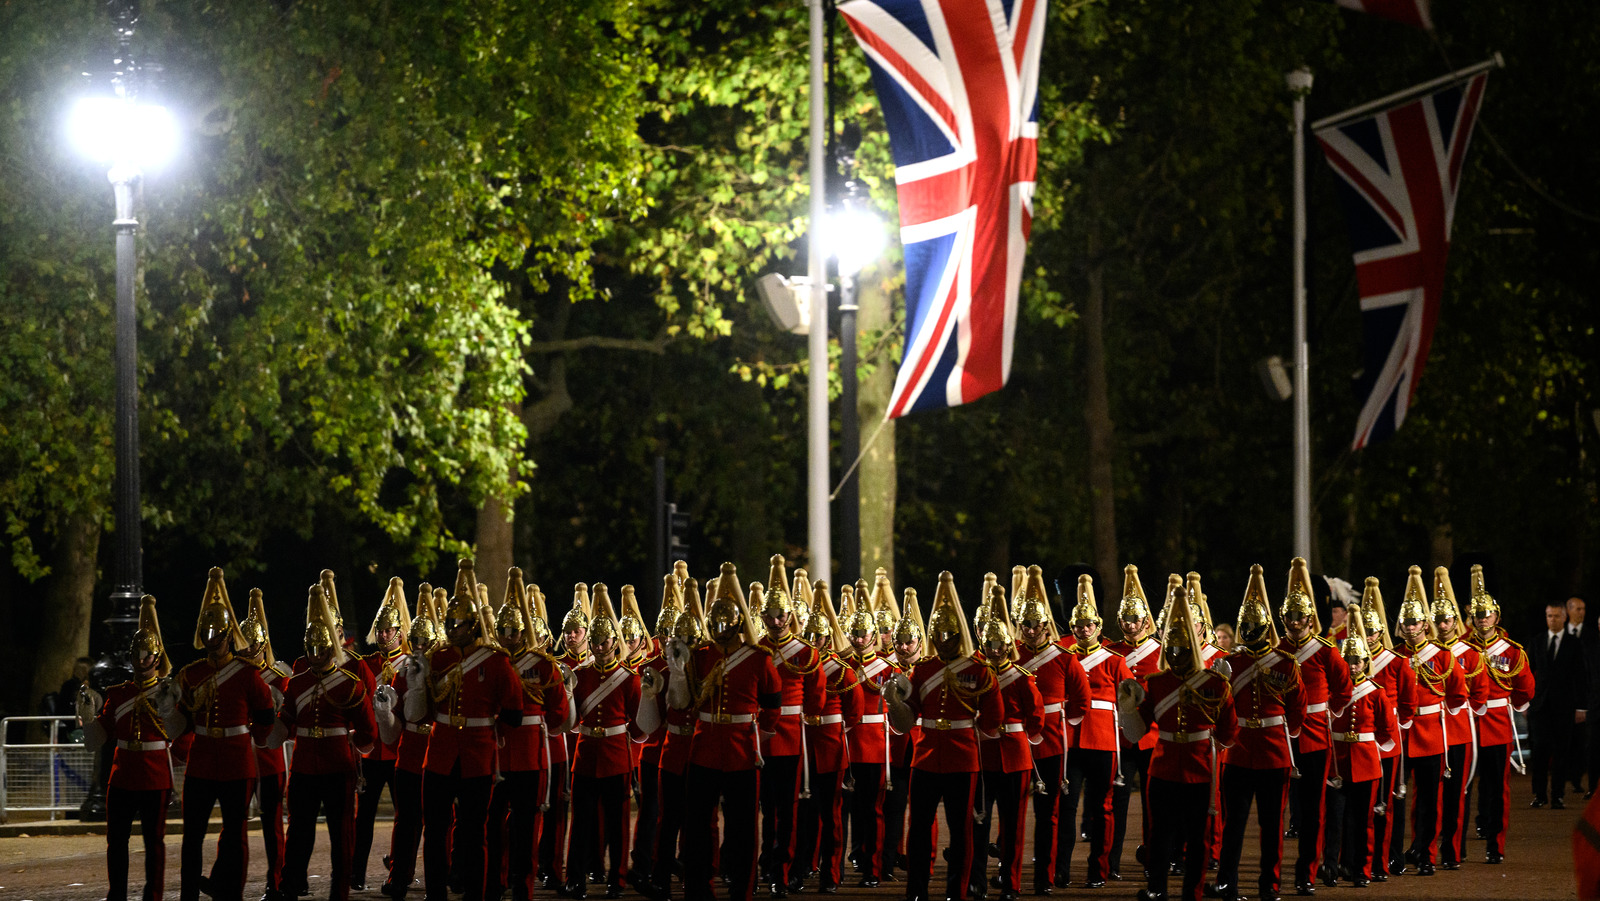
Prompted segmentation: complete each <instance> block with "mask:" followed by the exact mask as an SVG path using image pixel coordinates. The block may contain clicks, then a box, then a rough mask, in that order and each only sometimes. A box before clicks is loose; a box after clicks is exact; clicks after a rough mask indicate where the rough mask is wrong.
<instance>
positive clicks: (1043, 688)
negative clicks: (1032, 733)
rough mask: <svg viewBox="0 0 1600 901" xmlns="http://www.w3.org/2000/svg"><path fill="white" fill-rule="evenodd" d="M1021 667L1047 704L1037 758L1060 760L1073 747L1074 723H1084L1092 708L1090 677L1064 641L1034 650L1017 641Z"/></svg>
mask: <svg viewBox="0 0 1600 901" xmlns="http://www.w3.org/2000/svg"><path fill="white" fill-rule="evenodd" d="M1017 664H1018V665H1019V666H1021V667H1022V668H1023V669H1025V670H1028V671H1029V672H1031V673H1033V684H1034V686H1035V687H1036V688H1038V689H1039V698H1040V700H1041V701H1042V702H1043V703H1044V706H1043V707H1041V708H1040V711H1039V712H1040V714H1041V715H1042V716H1043V718H1044V727H1043V729H1042V731H1041V732H1040V733H1039V743H1038V744H1037V745H1034V746H1033V756H1034V757H1036V758H1040V759H1043V758H1047V757H1057V756H1059V755H1061V754H1065V753H1066V749H1067V748H1068V747H1070V746H1071V745H1072V741H1073V734H1074V729H1073V726H1072V724H1075V723H1079V722H1082V721H1083V717H1084V714H1085V712H1086V711H1088V709H1089V676H1088V675H1087V674H1086V673H1084V671H1083V664H1082V663H1080V662H1079V660H1078V657H1077V655H1076V654H1072V653H1070V652H1068V650H1067V647H1066V645H1064V644H1061V643H1060V642H1054V641H1052V642H1048V643H1046V644H1044V645H1042V646H1041V647H1038V648H1031V647H1029V646H1028V645H1027V644H1026V643H1024V642H1022V641H1018V642H1017Z"/></svg>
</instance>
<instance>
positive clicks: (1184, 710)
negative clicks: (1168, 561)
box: [1117, 579, 1238, 901]
mask: <svg viewBox="0 0 1600 901" xmlns="http://www.w3.org/2000/svg"><path fill="white" fill-rule="evenodd" d="M1167 584H1168V586H1169V590H1168V594H1167V601H1166V604H1167V610H1168V611H1169V612H1168V614H1167V616H1166V621H1167V622H1166V626H1167V629H1166V632H1165V633H1164V634H1163V635H1162V638H1161V662H1162V665H1163V669H1162V670H1161V671H1160V672H1158V673H1156V674H1155V675H1153V676H1151V677H1150V678H1149V680H1148V688H1147V689H1145V690H1141V689H1140V688H1139V685H1138V682H1137V681H1136V680H1134V679H1128V680H1126V681H1124V682H1123V683H1122V687H1121V688H1119V689H1118V692H1117V703H1118V710H1119V714H1118V716H1119V721H1120V722H1121V724H1122V728H1123V731H1124V732H1126V733H1128V734H1129V735H1143V734H1144V732H1145V731H1146V730H1147V729H1148V728H1149V727H1150V726H1151V725H1154V726H1155V727H1156V730H1157V738H1158V741H1157V744H1156V749H1155V752H1154V753H1153V754H1152V755H1151V756H1150V782H1149V790H1148V795H1147V797H1146V798H1145V816H1147V817H1149V818H1150V845H1149V847H1148V848H1147V851H1146V853H1147V855H1148V857H1149V879H1148V882H1147V884H1146V887H1145V888H1143V889H1140V891H1139V898H1140V899H1141V901H1161V899H1165V898H1166V897H1167V876H1168V871H1169V864H1170V860H1169V857H1170V855H1171V853H1172V850H1173V849H1174V848H1176V847H1177V846H1178V844H1179V843H1180V841H1181V842H1182V843H1183V846H1184V847H1185V848H1186V849H1187V854H1188V859H1187V861H1185V864H1184V870H1183V897H1184V899H1186V901H1199V899H1200V897H1201V882H1202V877H1203V876H1204V874H1205V853H1206V848H1205V830H1206V813H1207V809H1208V808H1209V806H1210V800H1211V795H1212V791H1213V783H1214V781H1215V778H1216V769H1215V766H1214V761H1215V757H1216V754H1217V752H1218V751H1219V750H1221V749H1224V748H1227V747H1230V746H1231V745H1232V744H1233V741H1234V738H1235V736H1236V735H1237V734H1238V722H1237V720H1236V719H1235V717H1234V707H1233V693H1232V692H1231V691H1230V690H1229V683H1228V680H1229V676H1230V675H1231V673H1230V670H1229V668H1228V666H1227V665H1226V664H1222V665H1219V666H1216V667H1213V668H1211V669H1206V668H1204V667H1203V666H1201V663H1200V650H1201V648H1200V645H1199V644H1198V642H1197V641H1196V640H1195V632H1194V620H1195V617H1194V616H1193V614H1192V612H1191V610H1190V604H1196V605H1198V603H1199V598H1198V596H1195V597H1188V596H1186V595H1187V594H1188V592H1185V591H1184V589H1183V586H1182V581H1181V580H1172V579H1169V580H1168V582H1167Z"/></svg>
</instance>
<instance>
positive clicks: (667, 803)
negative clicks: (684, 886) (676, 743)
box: [650, 770, 689, 889]
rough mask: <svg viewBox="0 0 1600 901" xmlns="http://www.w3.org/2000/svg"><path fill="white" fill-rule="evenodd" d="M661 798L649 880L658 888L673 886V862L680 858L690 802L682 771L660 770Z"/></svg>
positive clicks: (658, 773) (658, 774)
mask: <svg viewBox="0 0 1600 901" xmlns="http://www.w3.org/2000/svg"><path fill="white" fill-rule="evenodd" d="M657 777H658V779H659V785H660V789H659V793H658V796H659V797H660V799H661V826H660V828H659V829H658V830H657V831H656V849H655V855H654V859H653V866H652V867H651V870H650V882H651V883H652V884H654V885H655V886H656V887H657V888H661V889H670V888H671V887H672V864H673V862H674V861H676V860H677V859H678V836H679V835H680V834H682V832H683V814H684V809H685V808H686V807H687V805H688V803H689V796H688V794H687V792H688V780H687V779H685V777H684V776H683V774H681V773H674V772H671V771H669V770H658V771H657Z"/></svg>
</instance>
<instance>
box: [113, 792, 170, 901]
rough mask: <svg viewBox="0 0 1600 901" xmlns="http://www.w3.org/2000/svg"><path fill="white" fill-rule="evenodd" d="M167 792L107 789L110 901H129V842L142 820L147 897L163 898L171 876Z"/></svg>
mask: <svg viewBox="0 0 1600 901" xmlns="http://www.w3.org/2000/svg"><path fill="white" fill-rule="evenodd" d="M171 797H172V790H171V789H167V788H152V789H126V788H118V787H117V786H115V785H112V786H108V787H107V788H106V877H107V880H108V881H109V882H110V885H109V887H108V888H107V890H106V899H107V901H127V899H128V838H129V836H131V835H132V833H133V821H134V818H135V817H137V818H138V819H139V831H140V833H141V834H142V836H143V838H144V897H146V898H161V897H162V892H163V891H164V889H165V887H166V875H167V848H166V842H165V839H166V835H167V801H168V800H169V799H170V798H171Z"/></svg>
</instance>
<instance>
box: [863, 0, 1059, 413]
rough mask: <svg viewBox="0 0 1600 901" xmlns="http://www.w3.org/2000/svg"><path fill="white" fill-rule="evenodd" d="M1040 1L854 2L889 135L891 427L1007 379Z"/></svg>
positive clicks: (1029, 191) (1032, 161)
mask: <svg viewBox="0 0 1600 901" xmlns="http://www.w3.org/2000/svg"><path fill="white" fill-rule="evenodd" d="M1045 2H1046V0H851V2H848V3H845V4H843V5H841V6H840V7H839V12H840V13H842V14H843V15H844V17H845V19H846V21H848V22H849V24H850V30H851V31H852V32H854V33H855V36H856V41H857V43H859V44H860V45H861V49H862V50H863V51H865V53H866V55H867V62H868V65H869V66H870V67H871V69H872V80H873V83H874V85H876V87H877V90H878V101H879V103H880V105H881V106H882V108H883V118H884V121H885V122H886V123H887V125H888V128H889V144H890V148H891V150H892V151H893V153H894V163H895V184H896V187H897V192H898V194H899V198H900V240H901V243H902V244H903V245H904V247H905V265H906V347H905V356H904V359H903V360H902V361H901V363H900V372H899V375H898V376H897V377H896V379H895V386H894V394H893V395H892V396H891V397H890V400H889V411H888V415H889V417H890V418H896V417H900V416H904V415H905V414H907V413H911V412H915V411H917V410H932V409H937V408H940V407H953V406H957V405H959V404H964V403H967V402H968V401H972V400H976V399H977V398H979V397H982V396H983V395H985V394H988V393H990V392H991V391H997V390H999V389H1000V388H1001V387H1003V386H1004V385H1005V383H1006V379H1007V378H1008V377H1009V376H1010V374H1011V354H1012V336H1013V334H1014V332H1015V331H1016V322H1017V294H1018V289H1019V286H1020V285H1021V281H1022V259H1023V254H1024V252H1025V251H1026V249H1027V243H1028V230H1029V228H1030V227H1031V225H1032V223H1033V184H1034V169H1035V165H1036V161H1037V152H1038V135H1039V123H1038V111H1039V110H1038V107H1039V92H1038V88H1039V53H1040V48H1041V45H1042V44H1043V41H1044V19H1045Z"/></svg>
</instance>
